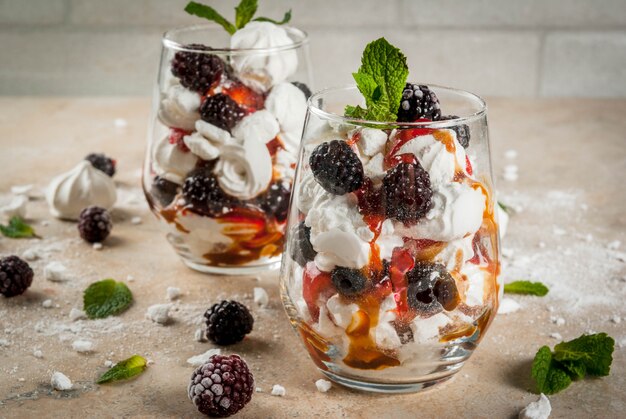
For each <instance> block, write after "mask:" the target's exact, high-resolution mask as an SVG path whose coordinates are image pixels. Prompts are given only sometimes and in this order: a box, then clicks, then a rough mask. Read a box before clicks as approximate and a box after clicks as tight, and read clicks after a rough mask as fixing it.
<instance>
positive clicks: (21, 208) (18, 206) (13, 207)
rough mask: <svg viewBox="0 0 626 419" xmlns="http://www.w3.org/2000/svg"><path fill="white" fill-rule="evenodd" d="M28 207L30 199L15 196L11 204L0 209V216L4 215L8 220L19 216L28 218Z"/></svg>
mask: <svg viewBox="0 0 626 419" xmlns="http://www.w3.org/2000/svg"><path fill="white" fill-rule="evenodd" d="M27 205H28V197H27V196H24V195H17V196H14V197H13V198H12V199H11V201H10V202H8V203H7V204H4V205H3V206H1V207H0V214H4V216H6V217H7V218H11V217H14V216H18V217H21V218H26V206H27Z"/></svg>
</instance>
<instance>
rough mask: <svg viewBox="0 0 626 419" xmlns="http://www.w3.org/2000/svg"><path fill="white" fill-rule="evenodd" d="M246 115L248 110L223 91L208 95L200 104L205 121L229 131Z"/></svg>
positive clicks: (201, 116) (201, 114)
mask: <svg viewBox="0 0 626 419" xmlns="http://www.w3.org/2000/svg"><path fill="white" fill-rule="evenodd" d="M244 116H246V112H245V111H244V110H243V109H242V108H241V107H240V106H239V105H238V104H237V102H235V101H234V100H233V99H231V98H230V96H227V95H225V94H223V93H218V94H216V95H214V96H209V97H207V98H206V99H205V100H204V102H202V105H200V118H202V120H203V121H205V122H208V123H209V124H213V125H215V126H216V127H219V128H221V129H223V130H226V131H229V132H230V130H231V129H233V127H234V126H235V125H236V124H237V122H239V121H240V120H241V119H242V118H243V117H244Z"/></svg>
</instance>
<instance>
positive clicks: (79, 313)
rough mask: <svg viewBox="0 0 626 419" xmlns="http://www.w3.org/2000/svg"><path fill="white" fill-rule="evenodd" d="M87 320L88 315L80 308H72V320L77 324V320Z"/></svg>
mask: <svg viewBox="0 0 626 419" xmlns="http://www.w3.org/2000/svg"><path fill="white" fill-rule="evenodd" d="M86 318H87V313H85V312H84V311H83V310H80V309H78V308H72V309H71V310H70V320H71V321H73V322H75V321H76V320H82V319H86Z"/></svg>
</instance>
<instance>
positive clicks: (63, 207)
mask: <svg viewBox="0 0 626 419" xmlns="http://www.w3.org/2000/svg"><path fill="white" fill-rule="evenodd" d="M46 199H47V201H48V205H49V206H50V213H52V215H54V216H55V217H57V218H63V219H70V220H75V219H78V216H79V215H80V212H81V211H82V210H83V209H84V208H86V207H88V206H91V205H97V206H99V207H103V208H106V209H109V208H111V207H113V205H114V204H115V200H116V199H117V192H116V190H115V182H114V181H113V179H111V177H109V176H107V175H106V174H105V173H104V172H102V171H100V170H98V169H96V168H95V167H93V165H92V164H91V163H90V162H88V161H87V160H83V161H81V162H80V163H78V165H77V166H76V167H75V168H73V169H72V170H70V171H69V172H66V173H63V174H61V175H59V176H57V177H55V178H54V179H52V182H50V185H49V186H48V190H47V192H46Z"/></svg>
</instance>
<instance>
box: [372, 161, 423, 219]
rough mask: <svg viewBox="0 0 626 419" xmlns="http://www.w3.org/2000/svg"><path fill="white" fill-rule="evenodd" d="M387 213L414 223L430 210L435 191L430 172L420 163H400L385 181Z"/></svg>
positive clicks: (389, 215) (388, 215)
mask: <svg viewBox="0 0 626 419" xmlns="http://www.w3.org/2000/svg"><path fill="white" fill-rule="evenodd" d="M383 188H384V191H385V213H386V215H387V217H388V218H395V219H396V220H399V221H402V222H404V223H413V222H415V221H417V220H418V219H420V218H422V217H423V216H424V215H426V213H427V212H428V210H429V209H430V202H431V198H432V195H433V191H432V189H431V188H430V177H429V176H428V172H427V171H426V170H424V169H423V168H422V166H421V165H420V164H419V163H400V164H398V165H397V166H396V167H394V168H393V169H391V170H389V171H388V172H387V174H386V175H385V177H384V179H383Z"/></svg>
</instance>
